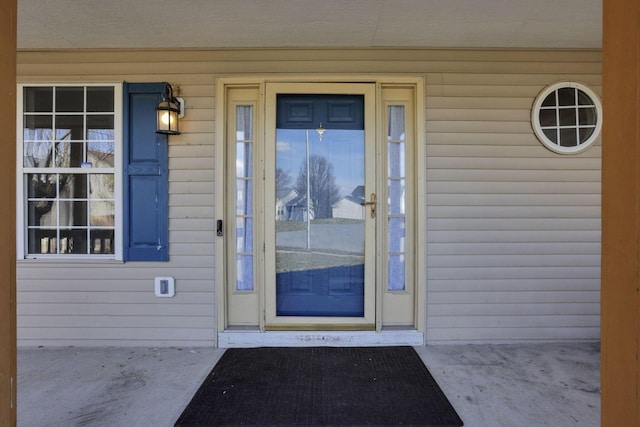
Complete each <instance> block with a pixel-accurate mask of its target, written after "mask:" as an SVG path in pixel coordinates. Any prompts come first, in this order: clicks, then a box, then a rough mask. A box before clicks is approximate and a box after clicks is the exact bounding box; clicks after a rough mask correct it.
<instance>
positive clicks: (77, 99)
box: [56, 87, 84, 113]
mask: <svg viewBox="0 0 640 427" xmlns="http://www.w3.org/2000/svg"><path fill="white" fill-rule="evenodd" d="M79 111H84V87H58V88H56V112H58V113H69V112H73V113H75V112H79Z"/></svg>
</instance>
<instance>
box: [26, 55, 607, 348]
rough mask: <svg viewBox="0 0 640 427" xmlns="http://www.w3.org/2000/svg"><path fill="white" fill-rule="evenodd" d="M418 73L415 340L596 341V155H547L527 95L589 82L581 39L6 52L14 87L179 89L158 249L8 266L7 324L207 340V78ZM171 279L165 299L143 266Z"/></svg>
mask: <svg viewBox="0 0 640 427" xmlns="http://www.w3.org/2000/svg"><path fill="white" fill-rule="evenodd" d="M273 73H285V74H307V75H311V74H313V75H321V74H325V73H326V74H327V75H335V74H348V73H354V74H359V75H374V74H376V73H388V74H396V73H399V74H405V73H406V74H411V75H422V76H424V78H425V82H426V98H425V107H426V109H425V115H426V129H427V135H426V141H427V150H426V151H427V159H426V165H427V172H426V179H427V183H426V184H427V193H428V194H427V236H426V241H427V248H426V249H427V250H426V252H427V260H426V263H425V264H424V265H425V267H424V268H426V271H427V274H426V277H427V283H426V287H427V295H426V299H427V307H426V314H427V325H426V327H427V339H428V341H431V342H438V341H441V342H453V341H510V340H554V339H596V338H597V337H598V334H599V305H598V301H599V269H600V264H599V253H600V252H599V251H600V248H599V244H600V229H599V218H600V156H601V149H600V147H598V146H595V147H592V148H591V149H590V150H588V151H587V152H585V153H583V154H580V155H577V156H560V155H557V154H554V153H551V152H549V151H548V150H546V149H545V148H543V147H542V145H541V144H540V143H539V142H538V141H537V139H536V138H535V136H534V135H533V132H532V130H531V124H530V109H531V105H532V103H533V100H534V97H535V96H536V95H537V94H538V93H539V92H540V91H541V90H542V89H543V88H544V87H545V86H547V85H548V84H551V83H554V82H557V81H562V80H574V81H580V82H583V83H585V84H587V85H589V86H590V87H592V88H593V89H594V90H596V91H599V90H600V79H601V53H600V52H598V51H560V50H558V51H510V50H482V49H478V50H464V49H458V50H444V49H434V50H429V49H313V50H310V49H245V50H219V51H215V50H204V49H200V50H157V51H153V50H149V51H147V50H82V51H28V52H19V53H18V66H17V74H18V81H19V82H47V83H48V82H117V81H130V82H145V81H146V82H153V81H169V82H171V83H172V84H174V85H177V86H179V87H180V93H179V95H180V96H182V97H183V98H184V99H185V101H186V116H185V118H184V120H183V121H182V123H181V125H182V130H183V134H182V135H179V136H172V137H171V138H170V146H169V168H170V171H169V181H170V183H169V193H170V197H169V204H170V209H169V218H170V221H169V230H170V232H169V241H170V258H171V259H170V261H169V262H166V263H143V262H130V263H129V262H128V263H119V262H43V261H38V260H27V261H19V262H18V267H17V278H18V337H19V340H20V343H21V344H29V345H35V344H41V345H65V344H73V345H215V339H216V330H215V324H216V315H217V312H216V309H215V304H216V303H217V304H221V303H222V302H220V301H216V299H217V296H216V295H215V292H214V290H215V288H216V287H215V283H214V277H215V271H214V257H215V255H216V252H218V251H219V250H220V249H219V248H218V247H216V236H215V230H214V228H215V219H216V211H219V210H220V209H221V207H217V206H215V203H214V201H215V193H214V187H215V179H214V177H215V168H216V167H219V166H220V161H219V159H216V158H215V146H214V141H215V136H216V132H217V131H219V130H220V126H221V125H220V124H219V123H217V122H216V117H215V115H216V100H215V94H216V87H215V78H216V77H217V76H221V75H225V76H229V75H241V74H242V75H260V74H262V75H265V74H273ZM156 276H173V277H175V279H176V296H175V297H174V298H156V297H155V296H154V295H153V279H154V277H156Z"/></svg>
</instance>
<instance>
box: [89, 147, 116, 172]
mask: <svg viewBox="0 0 640 427" xmlns="http://www.w3.org/2000/svg"><path fill="white" fill-rule="evenodd" d="M114 150H115V142H113V141H111V142H107V141H105V142H87V161H88V162H90V163H91V165H92V167H94V168H112V167H114V162H113V161H114Z"/></svg>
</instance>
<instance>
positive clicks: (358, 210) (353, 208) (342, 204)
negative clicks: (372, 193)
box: [332, 185, 365, 219]
mask: <svg viewBox="0 0 640 427" xmlns="http://www.w3.org/2000/svg"><path fill="white" fill-rule="evenodd" d="M364 202H365V197H364V185H359V186H358V187H356V188H355V189H354V190H353V191H352V192H351V194H349V195H348V196H345V197H343V198H342V199H340V201H338V203H336V204H335V205H333V209H332V212H333V218H345V219H364Z"/></svg>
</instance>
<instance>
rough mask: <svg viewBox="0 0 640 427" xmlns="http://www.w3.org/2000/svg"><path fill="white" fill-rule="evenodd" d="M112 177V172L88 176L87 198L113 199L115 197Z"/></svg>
mask: <svg viewBox="0 0 640 427" xmlns="http://www.w3.org/2000/svg"><path fill="white" fill-rule="evenodd" d="M114 195H115V189H114V178H113V175H112V174H108V173H100V174H92V175H90V176H89V198H91V199H102V200H113V199H114V198H115V197H114Z"/></svg>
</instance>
